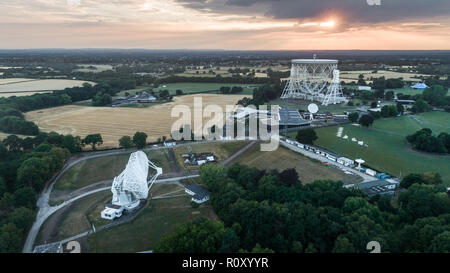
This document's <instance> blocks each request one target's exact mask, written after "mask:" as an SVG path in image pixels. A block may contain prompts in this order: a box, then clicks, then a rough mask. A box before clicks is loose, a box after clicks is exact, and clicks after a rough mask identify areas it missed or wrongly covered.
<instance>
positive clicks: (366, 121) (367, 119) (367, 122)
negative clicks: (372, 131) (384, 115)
mask: <svg viewBox="0 0 450 273" xmlns="http://www.w3.org/2000/svg"><path fill="white" fill-rule="evenodd" d="M373 122H374V119H373V117H372V116H370V115H363V116H362V117H361V118H360V119H359V124H361V125H362V126H364V127H369V126H371V125H372V123H373Z"/></svg>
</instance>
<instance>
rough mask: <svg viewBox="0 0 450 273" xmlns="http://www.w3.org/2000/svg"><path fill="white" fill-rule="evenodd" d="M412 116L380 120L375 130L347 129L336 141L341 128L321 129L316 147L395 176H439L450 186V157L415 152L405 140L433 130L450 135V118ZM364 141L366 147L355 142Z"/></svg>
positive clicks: (434, 114) (443, 115) (437, 114)
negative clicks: (434, 174) (411, 135)
mask: <svg viewBox="0 0 450 273" xmlns="http://www.w3.org/2000/svg"><path fill="white" fill-rule="evenodd" d="M415 117H416V119H414V118H413V117H411V116H404V117H400V118H390V119H381V120H376V121H375V123H374V124H373V128H369V129H367V128H361V127H359V126H354V125H345V126H343V128H344V131H343V136H345V135H348V137H349V138H348V139H343V138H339V137H336V133H337V130H338V127H328V128H322V129H317V130H316V132H317V135H318V137H319V139H318V140H317V141H316V142H315V144H317V145H319V146H322V147H325V148H326V149H328V150H331V151H333V152H336V153H339V154H342V155H344V156H347V157H350V158H362V159H364V160H365V161H366V164H368V165H369V166H370V167H372V168H375V169H377V170H378V171H383V172H388V173H390V174H393V175H395V176H399V175H400V174H401V175H402V176H405V175H407V174H409V173H420V172H437V173H440V174H441V176H442V178H443V180H444V183H446V185H450V169H449V168H448V166H450V156H441V155H433V154H427V153H423V152H418V151H414V150H412V149H411V148H410V145H409V144H408V143H407V141H406V139H405V136H407V135H409V134H412V133H414V132H416V131H417V130H420V129H421V128H430V129H432V130H433V131H434V133H436V134H437V133H440V132H450V126H449V122H448V121H449V120H450V114H449V113H445V112H430V113H424V114H419V115H416V116H415ZM352 138H356V139H357V140H361V141H364V143H365V144H367V145H368V147H363V146H360V145H358V144H356V142H352V141H351V139H352Z"/></svg>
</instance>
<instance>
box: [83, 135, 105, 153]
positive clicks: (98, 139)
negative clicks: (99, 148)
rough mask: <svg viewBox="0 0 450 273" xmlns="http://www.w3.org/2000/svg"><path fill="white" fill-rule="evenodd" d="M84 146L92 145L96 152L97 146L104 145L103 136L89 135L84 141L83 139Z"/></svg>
mask: <svg viewBox="0 0 450 273" xmlns="http://www.w3.org/2000/svg"><path fill="white" fill-rule="evenodd" d="M83 144H84V145H91V147H92V150H93V151H95V150H96V148H95V146H96V145H102V144H103V138H102V136H101V134H92V135H87V136H86V137H85V138H84V139H83Z"/></svg>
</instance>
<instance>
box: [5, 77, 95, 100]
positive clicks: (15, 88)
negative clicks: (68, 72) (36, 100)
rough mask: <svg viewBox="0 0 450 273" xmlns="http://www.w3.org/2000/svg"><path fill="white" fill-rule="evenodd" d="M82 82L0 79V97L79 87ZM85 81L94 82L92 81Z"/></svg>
mask: <svg viewBox="0 0 450 273" xmlns="http://www.w3.org/2000/svg"><path fill="white" fill-rule="evenodd" d="M84 83H86V81H78V80H66V79H48V80H40V79H24V78H12V79H0V97H10V96H28V95H32V94H35V93H38V92H39V91H42V92H45V91H47V92H48V91H53V90H62V89H65V88H70V87H80V86H83V84H84ZM87 83H90V84H95V83H92V82H87Z"/></svg>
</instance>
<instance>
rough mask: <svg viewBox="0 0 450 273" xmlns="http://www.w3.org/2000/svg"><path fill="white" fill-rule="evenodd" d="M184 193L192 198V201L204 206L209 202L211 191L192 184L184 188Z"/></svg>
mask: <svg viewBox="0 0 450 273" xmlns="http://www.w3.org/2000/svg"><path fill="white" fill-rule="evenodd" d="M184 191H185V192H186V193H187V194H189V195H191V196H192V201H194V202H195V203H197V204H202V203H204V202H206V201H208V200H209V195H210V193H209V191H208V190H206V189H205V188H203V187H202V186H200V185H197V184H191V185H187V186H186V187H184Z"/></svg>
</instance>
